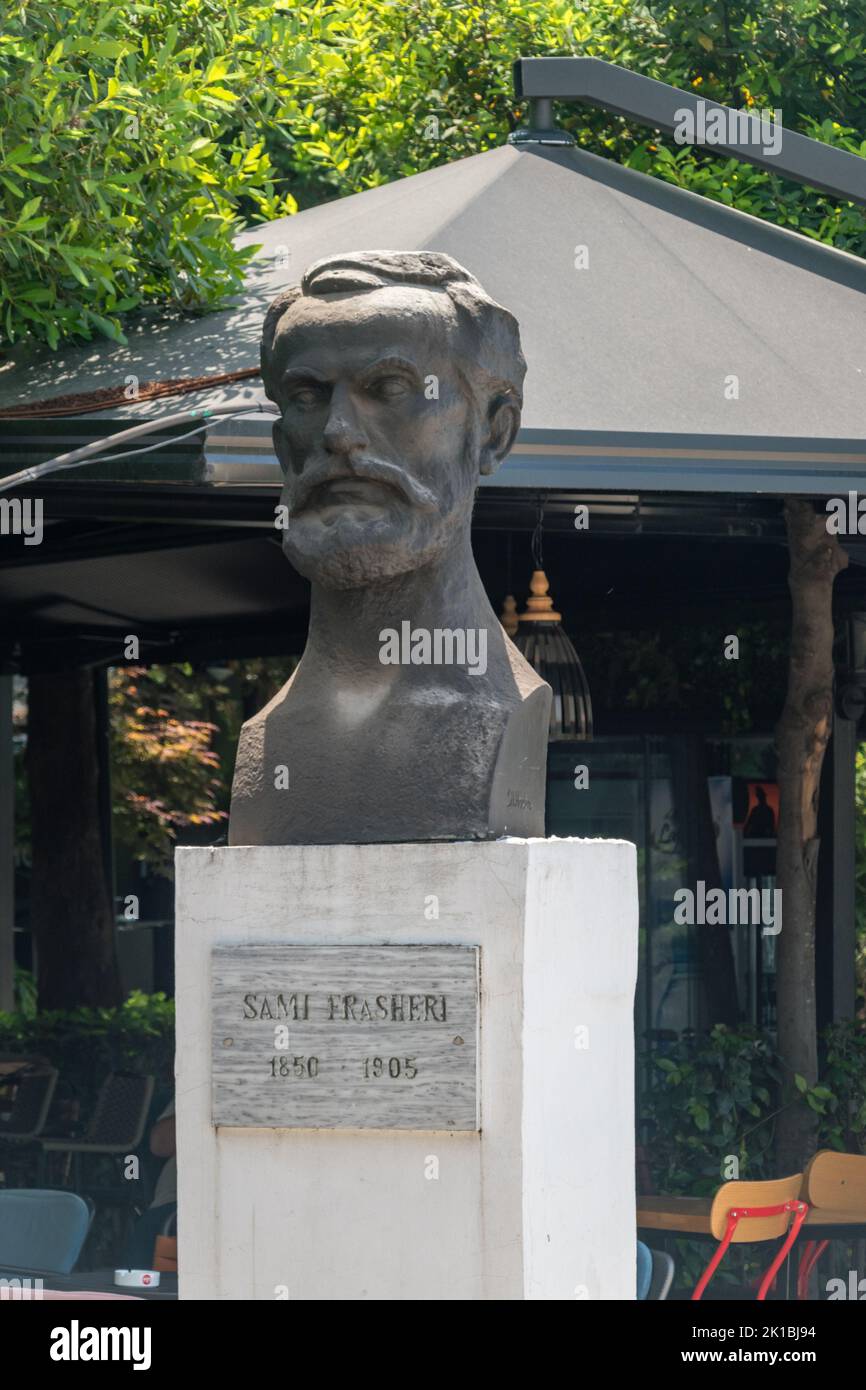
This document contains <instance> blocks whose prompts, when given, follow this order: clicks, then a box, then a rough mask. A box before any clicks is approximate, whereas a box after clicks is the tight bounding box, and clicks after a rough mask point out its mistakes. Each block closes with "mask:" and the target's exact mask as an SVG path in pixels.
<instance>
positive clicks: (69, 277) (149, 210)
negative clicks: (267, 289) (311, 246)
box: [0, 0, 301, 346]
mask: <svg viewBox="0 0 866 1390" xmlns="http://www.w3.org/2000/svg"><path fill="white" fill-rule="evenodd" d="M278 8H279V7H277V6H273V5H250V4H244V3H241V4H240V5H233V6H227V5H219V4H216V3H214V2H213V0H180V3H165V0H155V2H154V3H146V4H145V3H142V4H131V5H118V4H113V3H110V0H58V3H56V4H53V5H46V4H44V3H33V4H27V3H22V4H21V5H16V6H15V7H14V8H13V7H12V6H7V7H6V10H7V13H6V15H5V17H4V28H3V32H2V34H0V129H2V131H3V136H2V144H0V277H2V279H0V296H2V308H3V317H2V327H3V331H4V334H5V337H6V339H7V341H10V342H11V341H14V340H16V339H19V338H21V337H23V336H25V335H26V334H28V333H29V334H32V335H33V336H35V337H36V338H40V339H44V340H46V341H47V342H48V343H49V344H51V346H56V345H57V344H58V343H59V342H60V341H61V339H64V338H68V337H71V336H79V337H83V338H91V337H93V336H94V335H101V334H104V335H107V336H108V337H112V338H117V339H121V340H122V338H123V335H122V331H121V328H120V315H122V314H123V313H124V312H126V311H128V310H130V309H133V308H136V307H138V306H140V305H143V304H147V303H151V302H153V303H159V304H160V305H164V306H170V307H174V308H178V309H186V310H195V311H201V310H204V309H209V308H213V307H214V306H215V305H217V304H219V303H220V301H221V300H222V299H223V298H224V296H225V295H226V294H228V293H231V292H232V291H234V290H236V289H238V287H239V286H240V284H241V283H242V279H243V269H244V265H245V264H246V262H247V260H248V259H249V257H250V255H251V254H253V251H254V249H255V248H254V247H246V248H245V249H243V250H241V249H239V248H237V247H235V246H234V244H233V240H232V238H233V235H234V233H236V232H237V231H238V229H239V228H240V227H241V225H242V220H241V218H240V217H239V212H238V206H239V201H240V199H241V197H242V196H243V198H244V200H245V204H246V205H247V206H248V207H249V208H255V209H257V210H258V211H259V212H260V213H261V214H262V215H263V216H266V217H277V216H280V215H282V214H284V213H286V212H291V211H292V210H293V209H294V206H295V205H294V202H293V201H292V200H291V198H287V197H278V196H277V195H276V194H275V192H274V186H273V181H272V175H271V171H270V166H269V161H268V156H267V154H266V153H265V152H264V150H263V147H262V143H261V140H260V139H259V138H258V136H257V128H258V121H259V117H260V113H261V101H262V100H263V93H262V90H261V85H260V84H261V78H262V76H263V72H264V69H265V68H268V67H269V69H270V71H271V72H273V71H274V68H275V65H276V63H277V62H279V63H284V62H287V63H288V64H289V65H290V66H291V65H292V63H293V50H294V44H295V41H296V40H295V35H296V33H297V31H298V29H299V27H300V24H301V16H300V13H298V12H296V13H295V14H294V15H292V14H288V13H277V11H278Z"/></svg>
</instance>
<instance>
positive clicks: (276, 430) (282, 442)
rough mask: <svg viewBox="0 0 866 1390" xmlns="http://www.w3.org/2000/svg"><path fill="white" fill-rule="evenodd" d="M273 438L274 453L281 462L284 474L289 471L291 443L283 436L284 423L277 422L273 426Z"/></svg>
mask: <svg viewBox="0 0 866 1390" xmlns="http://www.w3.org/2000/svg"><path fill="white" fill-rule="evenodd" d="M271 438H272V439H273V441H274V453H275V454H276V456H277V459H278V460H279V464H280V467H281V468H282V470H283V472H284V473H288V471H289V441H288V440H287V439H286V436H285V435H284V434H283V423H282V421H281V420H275V421H274V424H273V425H272V426H271Z"/></svg>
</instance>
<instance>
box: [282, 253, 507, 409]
mask: <svg viewBox="0 0 866 1390" xmlns="http://www.w3.org/2000/svg"><path fill="white" fill-rule="evenodd" d="M385 285H411V286H417V287H418V288H419V289H432V290H443V291H444V292H445V293H446V294H447V295H448V298H449V299H450V300H451V302H452V303H453V305H454V306H455V308H456V309H457V313H458V318H459V320H460V322H461V325H462V326H463V327H465V328H466V329H468V331H469V333H470V336H471V341H472V352H471V358H470V360H469V361H468V363H467V364H466V366H465V371H466V375H467V377H468V378H469V380H470V385H471V386H472V388H473V389H474V390H475V391H478V388H479V387H481V389H482V392H483V394H484V395H486V396H487V399H488V401H490V400H492V399H493V398H495V397H499V398H502V397H506V398H508V399H510V400H512V401H514V403H515V404H516V405H517V406H518V407H519V406H521V405H522V404H523V378H524V376H525V374H526V363H525V361H524V358H523V353H522V351H521V348H520V330H519V328H518V325H517V320H516V319H515V317H514V315H513V314H510V313H509V312H508V310H507V309H503V307H502V305H501V304H497V303H496V301H495V300H494V299H491V298H490V296H489V295H488V294H487V293H486V291H485V290H484V289H483V287H482V286H481V284H480V283H479V282H478V280H476V279H475V276H474V275H470V273H469V271H468V270H464V268H463V266H462V265H460V264H458V262H457V261H455V260H452V258H451V257H450V256H446V255H444V254H442V253H441V252H438V251H351V252H347V253H344V254H342V255H339V256H326V257H324V258H323V259H322V260H320V261H315V262H314V264H313V265H311V266H310V267H309V268H308V270H307V271H306V273H305V274H304V276H303V278H302V280H301V283H300V284H299V285H292V286H290V287H289V289H287V290H284V291H283V293H282V294H281V295H279V296H278V297H277V298H276V299H275V300H274V302H273V303H272V304H271V305H270V307H269V309H268V311H267V313H266V315H265V322H264V327H263V329H262V349H261V364H262V378H263V380H264V383H265V389H266V390H267V393H268V396H269V397H270V398H271V400H273V399H274V397H273V395H272V393H271V389H270V382H269V376H270V371H271V367H272V363H273V351H274V342H275V339H276V336H277V332H278V330H279V327H280V323H281V321H282V319H283V318H284V316H285V315H286V314H288V313H290V311H291V309H292V306H293V305H294V304H296V303H297V301H298V300H299V299H300V298H302V297H307V296H310V297H316V296H318V295H325V294H352V293H356V294H364V293H367V292H369V291H370V290H374V289H380V288H382V287H383V286H385Z"/></svg>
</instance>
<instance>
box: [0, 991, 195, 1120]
mask: <svg viewBox="0 0 866 1390" xmlns="http://www.w3.org/2000/svg"><path fill="white" fill-rule="evenodd" d="M0 1053H20V1054H22V1055H34V1054H35V1055H38V1056H40V1057H47V1058H48V1059H49V1061H50V1062H51V1063H52V1064H53V1065H54V1066H55V1067H57V1069H58V1071H59V1072H60V1078H61V1083H62V1086H63V1090H64V1093H65V1094H68V1093H69V1091H70V1090H71V1091H72V1094H73V1095H75V1096H76V1097H77V1098H78V1099H79V1100H80V1101H81V1106H82V1116H83V1117H84V1118H85V1119H86V1117H87V1116H88V1115H89V1113H90V1110H91V1109H92V1106H93V1103H94V1101H95V1099H96V1094H97V1092H98V1090H99V1087H100V1086H101V1084H102V1082H103V1081H104V1080H105V1078H106V1076H107V1075H108V1073H109V1072H110V1071H140V1072H147V1073H150V1074H151V1075H153V1076H154V1077H155V1078H156V1085H157V1091H158V1092H164V1091H167V1090H170V1089H172V1088H173V1086H174V1001H173V1000H172V999H168V998H167V997H166V996H165V995H164V994H151V995H147V994H142V993H139V992H134V993H132V994H130V996H129V998H128V999H127V1000H126V1002H125V1003H124V1004H121V1005H120V1007H119V1008H117V1009H73V1010H69V1011H63V1012H60V1011H58V1012H55V1013H41V1014H36V1015H35V1016H34V1017H29V1016H27V1015H25V1014H23V1013H15V1014H9V1013H0Z"/></svg>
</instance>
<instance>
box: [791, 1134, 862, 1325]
mask: <svg viewBox="0 0 866 1390" xmlns="http://www.w3.org/2000/svg"><path fill="white" fill-rule="evenodd" d="M802 1196H803V1198H804V1200H805V1201H807V1202H808V1204H809V1207H810V1212H809V1222H808V1225H807V1227H806V1229H807V1231H808V1229H809V1226H810V1225H811V1226H816V1227H822V1228H823V1229H824V1230H825V1232H827V1231H829V1234H825V1237H824V1238H823V1239H821V1240H807V1241H806V1244H805V1246H804V1247H803V1255H802V1257H801V1260H800V1268H799V1270H798V1273H797V1298H798V1299H807V1298H808V1296H809V1278H810V1276H811V1274H812V1271H813V1269H814V1268H815V1266H816V1264H817V1263H818V1261H819V1259H820V1258H821V1256H822V1255H823V1253H824V1251H825V1250H826V1249H827V1246H828V1245H829V1244H830V1241H831V1239H832V1238H833V1228H834V1227H838V1228H839V1236H840V1237H844V1236H845V1234H846V1228H847V1229H848V1231H850V1230H852V1229H854V1228H856V1227H858V1226H860V1227H863V1226H866V1155H864V1154H846V1153H838V1152H837V1150H836V1149H819V1151H818V1152H817V1153H816V1154H815V1155H814V1156H813V1157H812V1158H811V1159H810V1160H809V1162H808V1164H807V1165H806V1170H805V1172H804V1174H803V1191H802Z"/></svg>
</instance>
